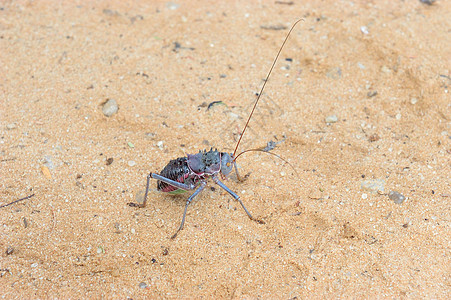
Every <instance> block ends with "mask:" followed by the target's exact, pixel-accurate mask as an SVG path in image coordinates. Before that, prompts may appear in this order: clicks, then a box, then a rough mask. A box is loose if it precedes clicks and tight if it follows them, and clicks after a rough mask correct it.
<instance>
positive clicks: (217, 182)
mask: <svg viewBox="0 0 451 300" xmlns="http://www.w3.org/2000/svg"><path fill="white" fill-rule="evenodd" d="M212 178H213V180H214V182H215V183H216V184H217V185H219V186H220V187H222V188H223V189H224V190H225V191H226V192H227V193H229V194H230V195H231V196H232V197H233V198H235V200H237V201H238V202H240V204H241V206H242V207H243V209H244V211H245V212H246V214H247V216H248V217H249V218H250V219H251V220H253V221H255V222H257V223H260V224H265V222H264V221H262V220H258V219H255V218H254V217H253V216H252V215H251V213H250V212H249V211H248V210H247V208H246V207H245V206H244V204H243V202H242V201H241V199H240V196H238V195H237V194H236V193H235V192H233V191H232V190H231V189H229V188H228V187H227V186H226V185H225V184H224V183H222V182H221V181H220V180H219V179H218V178H216V177H214V176H213V177H212Z"/></svg>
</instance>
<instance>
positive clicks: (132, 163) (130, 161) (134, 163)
mask: <svg viewBox="0 0 451 300" xmlns="http://www.w3.org/2000/svg"><path fill="white" fill-rule="evenodd" d="M134 165H136V162H135V161H134V160H129V161H128V166H129V167H133V166H134Z"/></svg>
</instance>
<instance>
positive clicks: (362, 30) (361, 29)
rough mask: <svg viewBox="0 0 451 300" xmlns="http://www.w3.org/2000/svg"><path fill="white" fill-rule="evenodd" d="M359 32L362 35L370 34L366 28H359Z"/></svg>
mask: <svg viewBox="0 0 451 300" xmlns="http://www.w3.org/2000/svg"><path fill="white" fill-rule="evenodd" d="M360 31H361V32H362V33H363V34H368V33H370V32H369V31H368V27H366V26H360Z"/></svg>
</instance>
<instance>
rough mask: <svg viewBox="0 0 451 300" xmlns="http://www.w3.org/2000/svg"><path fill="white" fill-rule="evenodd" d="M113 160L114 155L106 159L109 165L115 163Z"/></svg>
mask: <svg viewBox="0 0 451 300" xmlns="http://www.w3.org/2000/svg"><path fill="white" fill-rule="evenodd" d="M113 161H114V158H112V157H110V158H108V159H107V160H106V165H107V166H109V165H111V164H112V163H113Z"/></svg>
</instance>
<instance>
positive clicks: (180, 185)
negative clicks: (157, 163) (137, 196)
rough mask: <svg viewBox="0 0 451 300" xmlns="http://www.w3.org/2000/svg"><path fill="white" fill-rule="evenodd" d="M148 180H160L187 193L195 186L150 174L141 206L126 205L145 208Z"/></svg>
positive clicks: (134, 204)
mask: <svg viewBox="0 0 451 300" xmlns="http://www.w3.org/2000/svg"><path fill="white" fill-rule="evenodd" d="M150 178H153V179H157V180H160V181H162V182H166V183H167V184H170V185H172V186H174V187H176V188H179V189H182V190H185V191H189V190H194V189H195V188H196V186H195V185H194V184H185V183H181V182H178V181H174V180H172V179H169V178H166V177H164V176H161V175H158V174H156V173H150V174H149V175H147V184H146V193H145V194H144V201H143V203H141V204H136V203H128V205H129V206H132V207H145V206H146V202H147V194H148V193H149V184H150Z"/></svg>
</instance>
